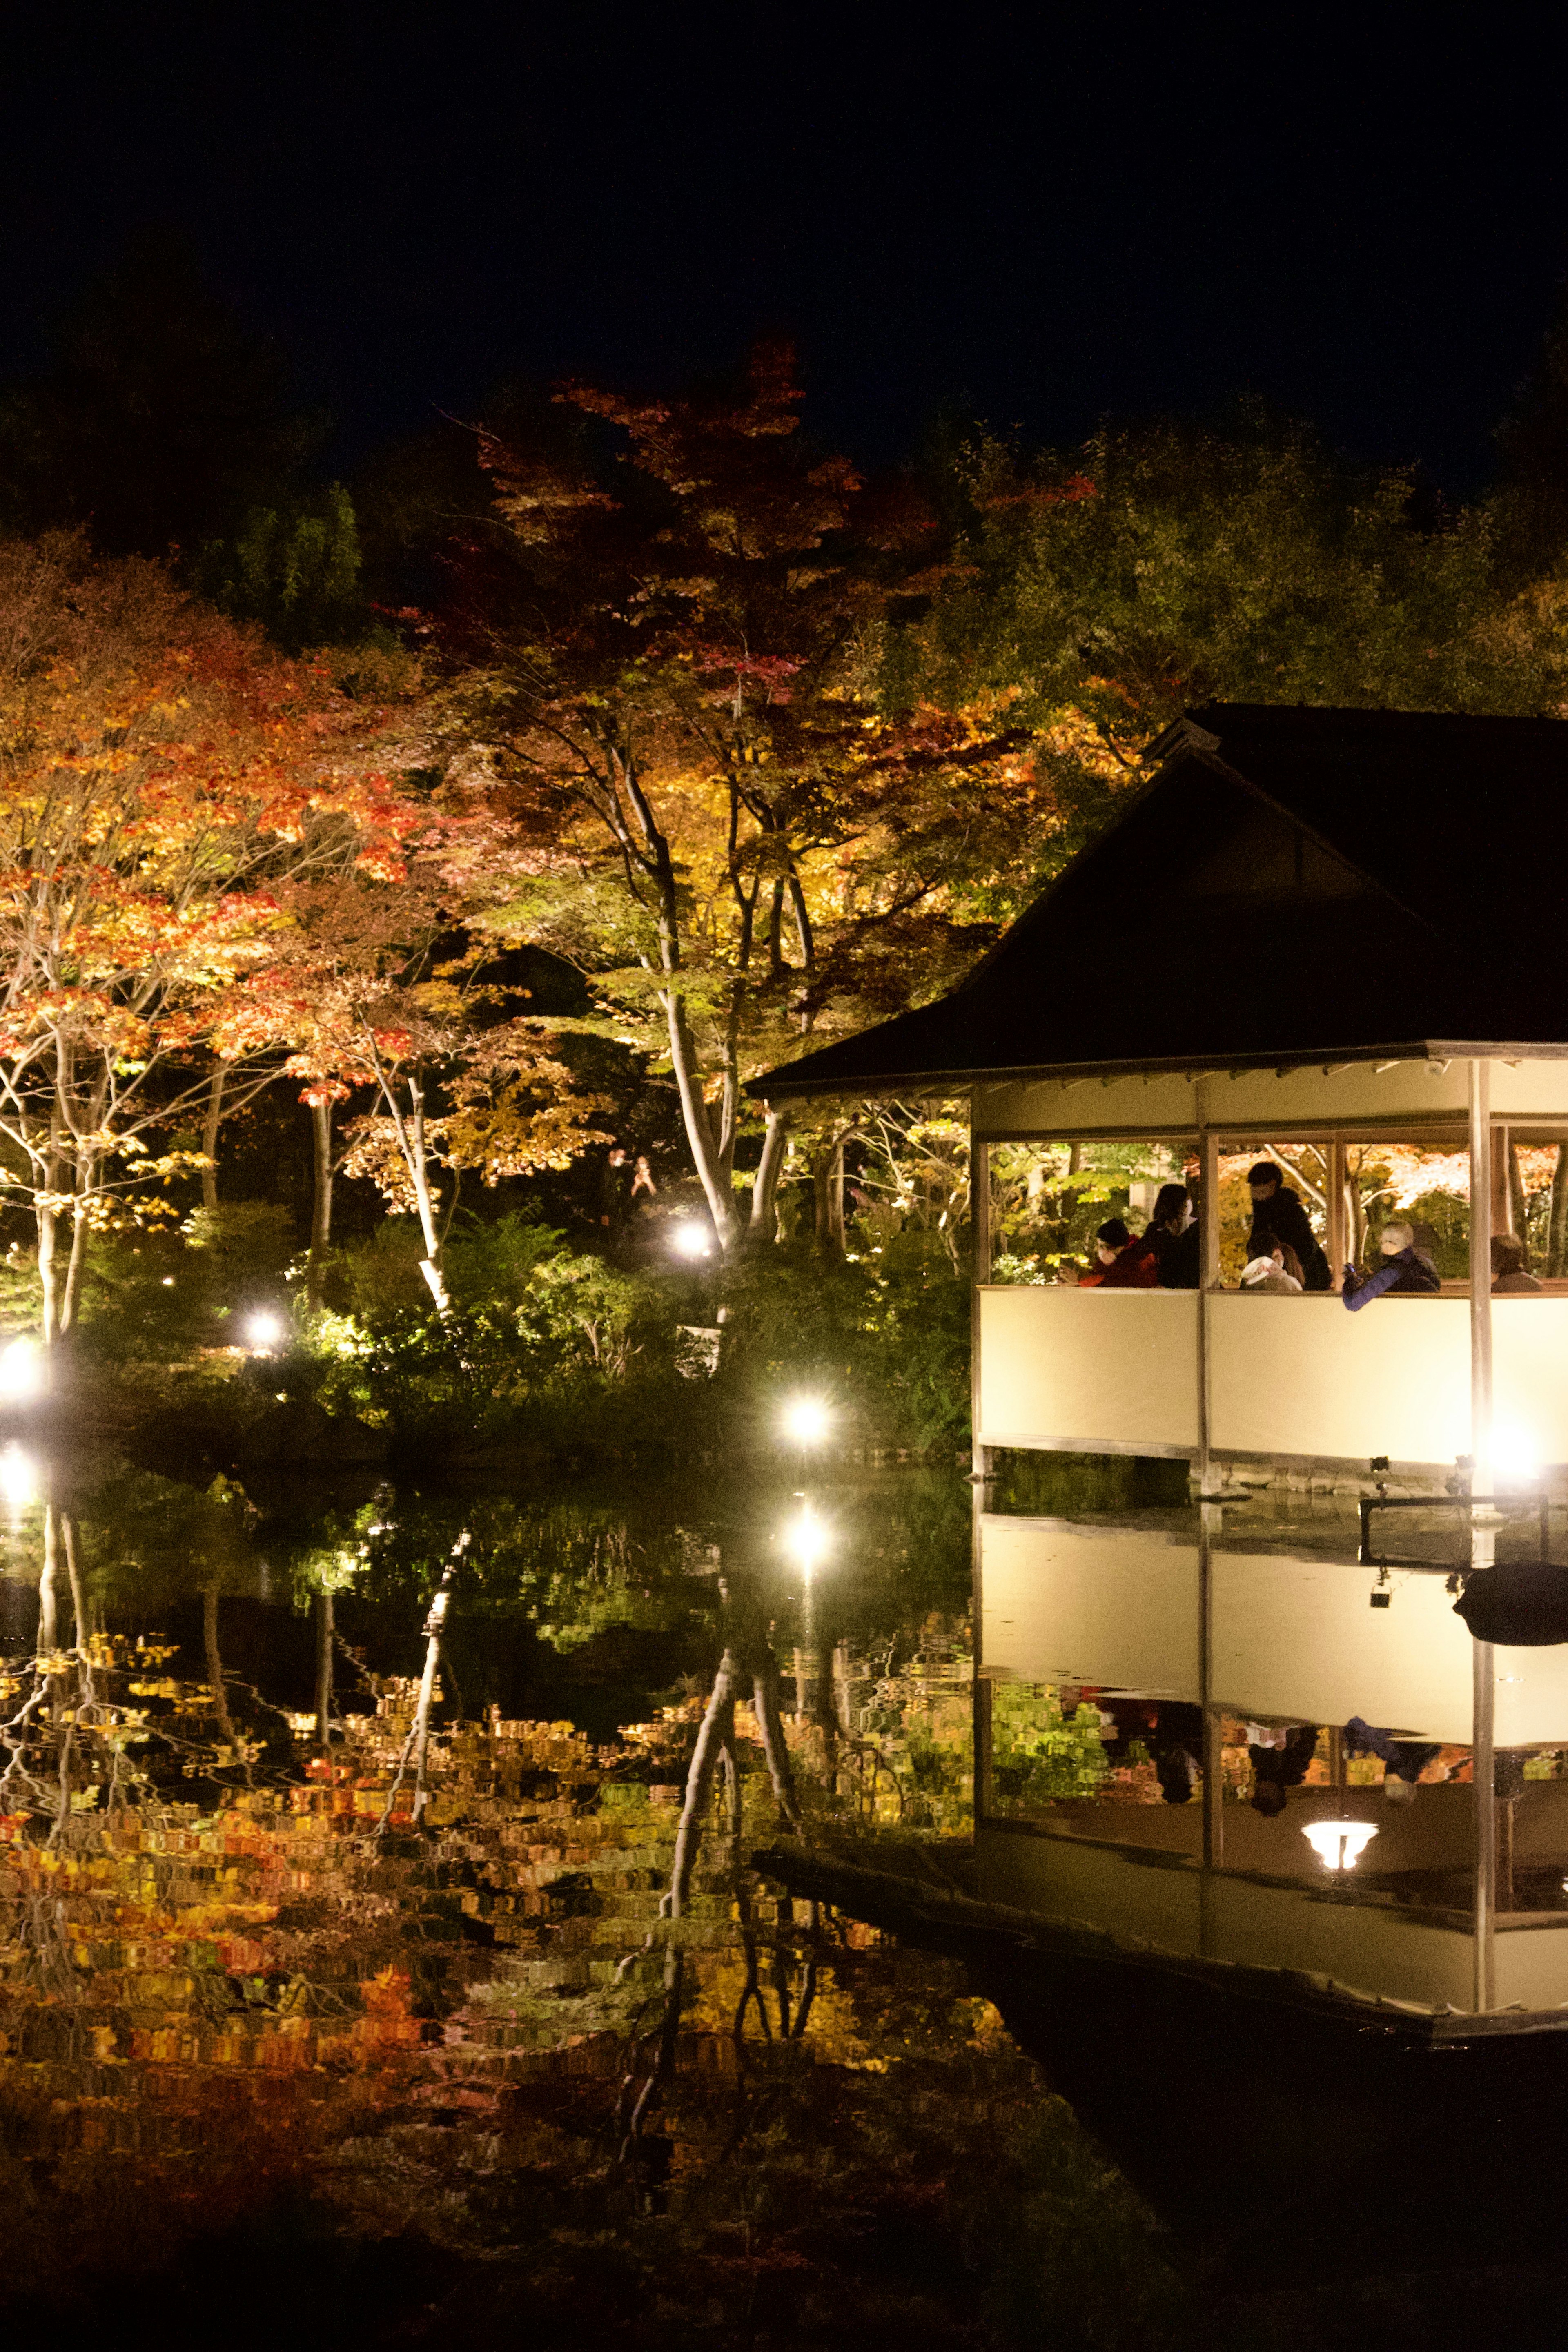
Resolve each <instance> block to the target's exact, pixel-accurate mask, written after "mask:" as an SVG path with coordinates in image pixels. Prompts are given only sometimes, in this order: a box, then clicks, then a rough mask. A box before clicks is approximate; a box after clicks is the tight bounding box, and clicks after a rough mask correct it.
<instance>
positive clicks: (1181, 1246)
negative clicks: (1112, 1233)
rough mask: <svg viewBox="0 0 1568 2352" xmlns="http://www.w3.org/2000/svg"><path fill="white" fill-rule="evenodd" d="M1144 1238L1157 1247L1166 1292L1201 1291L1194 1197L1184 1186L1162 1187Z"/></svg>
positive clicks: (1161, 1279)
mask: <svg viewBox="0 0 1568 2352" xmlns="http://www.w3.org/2000/svg"><path fill="white" fill-rule="evenodd" d="M1143 1238H1144V1240H1145V1241H1152V1243H1153V1244H1154V1264H1155V1266H1156V1269H1157V1271H1158V1274H1159V1281H1160V1287H1161V1289H1162V1290H1195V1289H1196V1288H1197V1286H1198V1275H1199V1257H1198V1251H1199V1246H1200V1244H1199V1237H1198V1227H1197V1220H1196V1218H1195V1216H1194V1212H1193V1196H1192V1194H1191V1193H1190V1192H1188V1190H1187V1188H1186V1186H1185V1185H1184V1184H1162V1185H1161V1187H1160V1191H1159V1195H1158V1197H1157V1199H1156V1200H1155V1202H1154V1213H1153V1215H1152V1217H1151V1218H1150V1220H1149V1230H1148V1232H1147V1233H1146V1234H1144V1236H1143Z"/></svg>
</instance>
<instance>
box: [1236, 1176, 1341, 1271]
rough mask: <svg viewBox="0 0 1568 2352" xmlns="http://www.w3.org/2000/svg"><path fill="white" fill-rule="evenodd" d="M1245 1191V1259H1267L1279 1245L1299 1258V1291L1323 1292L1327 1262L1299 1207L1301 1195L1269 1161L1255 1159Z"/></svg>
mask: <svg viewBox="0 0 1568 2352" xmlns="http://www.w3.org/2000/svg"><path fill="white" fill-rule="evenodd" d="M1247 1191H1248V1192H1250V1193H1251V1195H1252V1230H1251V1232H1250V1233H1249V1234H1247V1256H1248V1257H1249V1258H1255V1257H1268V1255H1270V1254H1271V1252H1272V1250H1273V1248H1274V1244H1275V1243H1276V1242H1279V1243H1280V1244H1283V1245H1284V1246H1285V1247H1287V1248H1289V1249H1293V1250H1294V1251H1295V1253H1296V1255H1297V1256H1298V1257H1299V1258H1300V1261H1301V1287H1302V1289H1303V1290H1327V1289H1328V1288H1329V1287H1330V1280H1329V1261H1328V1259H1327V1258H1326V1257H1325V1256H1324V1255H1323V1252H1322V1249H1321V1245H1320V1244H1319V1241H1318V1237H1317V1235H1316V1234H1314V1233H1313V1231H1312V1227H1311V1223H1310V1219H1309V1218H1308V1215H1307V1212H1306V1210H1305V1209H1304V1208H1303V1207H1302V1206H1301V1196H1300V1193H1299V1192H1296V1191H1294V1190H1293V1189H1292V1187H1291V1186H1290V1185H1289V1184H1287V1183H1286V1181H1285V1176H1284V1171H1283V1170H1281V1169H1279V1168H1277V1167H1276V1166H1275V1164H1274V1162H1273V1160H1258V1163H1257V1164H1256V1166H1254V1167H1251V1168H1249V1169H1248V1170H1247Z"/></svg>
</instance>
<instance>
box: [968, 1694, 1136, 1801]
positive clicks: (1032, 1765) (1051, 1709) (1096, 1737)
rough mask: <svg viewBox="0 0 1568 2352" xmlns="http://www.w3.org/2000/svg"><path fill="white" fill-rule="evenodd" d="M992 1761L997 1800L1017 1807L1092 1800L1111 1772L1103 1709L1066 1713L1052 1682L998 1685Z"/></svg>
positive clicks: (993, 1699) (993, 1696)
mask: <svg viewBox="0 0 1568 2352" xmlns="http://www.w3.org/2000/svg"><path fill="white" fill-rule="evenodd" d="M991 1736H992V1747H991V1758H992V1769H993V1771H994V1775H995V1780H996V1790H997V1794H998V1796H999V1797H1002V1798H1005V1799H1006V1800H1007V1801H1015V1802H1017V1803H1019V1804H1025V1805H1028V1804H1044V1803H1048V1802H1049V1801H1050V1800H1051V1799H1052V1798H1053V1797H1092V1796H1093V1795H1094V1793H1095V1791H1096V1790H1098V1789H1099V1788H1100V1785H1101V1783H1102V1782H1103V1781H1104V1780H1106V1779H1107V1778H1108V1776H1109V1774H1110V1766H1109V1764H1108V1763H1107V1762H1106V1759H1105V1748H1104V1744H1103V1741H1102V1739H1101V1737H1100V1709H1099V1708H1098V1707H1097V1706H1090V1705H1089V1702H1088V1700H1087V1699H1085V1700H1083V1701H1082V1702H1080V1704H1079V1706H1077V1707H1075V1708H1074V1710H1073V1712H1072V1713H1071V1714H1070V1715H1067V1714H1065V1713H1064V1712H1063V1709H1062V1705H1061V1700H1060V1698H1059V1696H1058V1693H1057V1690H1056V1688H1055V1685H1052V1684H1050V1683H994V1684H993V1685H992V1688H991Z"/></svg>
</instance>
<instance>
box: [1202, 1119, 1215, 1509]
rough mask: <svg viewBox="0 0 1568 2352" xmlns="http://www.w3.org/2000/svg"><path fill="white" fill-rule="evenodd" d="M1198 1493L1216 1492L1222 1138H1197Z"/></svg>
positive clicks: (1205, 1136)
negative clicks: (1213, 1378)
mask: <svg viewBox="0 0 1568 2352" xmlns="http://www.w3.org/2000/svg"><path fill="white" fill-rule="evenodd" d="M1198 1165H1199V1169H1200V1171H1201V1173H1200V1176H1199V1180H1198V1185H1199V1189H1198V1265H1199V1273H1198V1366H1197V1370H1198V1493H1199V1495H1200V1496H1202V1495H1208V1494H1212V1493H1213V1491H1214V1485H1213V1476H1212V1472H1211V1468H1210V1461H1209V1444H1210V1439H1209V1403H1210V1400H1209V1391H1210V1386H1211V1382H1210V1378H1209V1360H1210V1338H1209V1318H1210V1311H1211V1310H1210V1307H1209V1295H1210V1293H1211V1292H1212V1291H1215V1290H1217V1289H1218V1288H1219V1139H1218V1137H1217V1136H1215V1135H1213V1134H1211V1133H1210V1132H1209V1131H1208V1130H1207V1129H1204V1130H1203V1131H1202V1132H1201V1133H1200V1135H1199V1138H1198Z"/></svg>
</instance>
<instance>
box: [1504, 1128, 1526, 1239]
mask: <svg viewBox="0 0 1568 2352" xmlns="http://www.w3.org/2000/svg"><path fill="white" fill-rule="evenodd" d="M1508 1198H1509V1206H1510V1209H1511V1210H1512V1212H1513V1230H1514V1233H1515V1234H1517V1236H1518V1238H1519V1242H1520V1244H1521V1248H1522V1249H1523V1251H1524V1254H1525V1255H1524V1262H1525V1264H1526V1265H1529V1264H1530V1203H1529V1202H1528V1201H1527V1200H1526V1199H1525V1197H1524V1171H1522V1169H1521V1167H1520V1164H1519V1146H1518V1144H1517V1143H1516V1142H1515V1141H1514V1139H1513V1138H1512V1136H1511V1135H1510V1137H1509V1139H1508Z"/></svg>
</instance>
